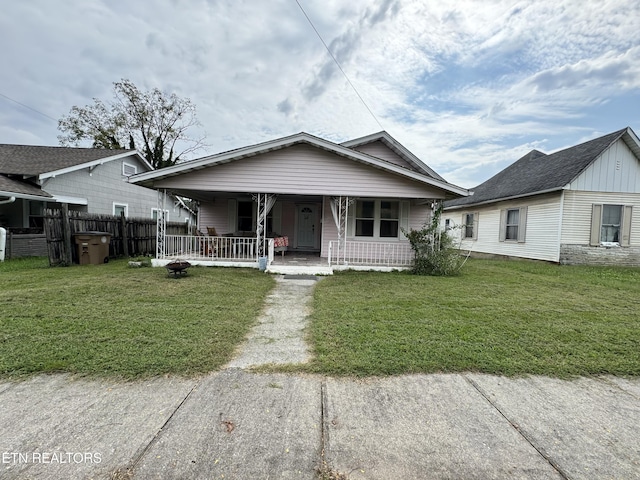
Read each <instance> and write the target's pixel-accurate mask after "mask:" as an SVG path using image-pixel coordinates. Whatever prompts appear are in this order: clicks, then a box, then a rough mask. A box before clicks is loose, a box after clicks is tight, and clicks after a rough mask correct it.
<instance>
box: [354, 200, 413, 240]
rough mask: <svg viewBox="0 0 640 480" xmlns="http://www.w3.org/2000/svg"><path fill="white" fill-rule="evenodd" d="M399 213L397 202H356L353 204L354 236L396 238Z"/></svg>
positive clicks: (398, 230)
mask: <svg viewBox="0 0 640 480" xmlns="http://www.w3.org/2000/svg"><path fill="white" fill-rule="evenodd" d="M400 211H401V208H400V202H398V201H393V200H358V201H357V202H356V204H355V236H356V237H369V238H398V234H399V233H400ZM405 215H408V212H407V213H406V214H405Z"/></svg>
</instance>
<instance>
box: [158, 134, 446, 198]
mask: <svg viewBox="0 0 640 480" xmlns="http://www.w3.org/2000/svg"><path fill="white" fill-rule="evenodd" d="M155 186H156V187H159V188H176V189H193V190H202V191H227V192H273V193H282V194H294V195H350V196H366V195H371V194H372V193H375V195H376V197H392V198H393V197H397V198H442V197H443V192H442V191H441V190H440V189H437V188H432V187H429V186H428V185H425V184H423V183H421V182H417V181H414V180H411V179H408V178H405V177H402V176H400V175H396V174H392V173H389V172H386V171H383V170H380V169H377V168H374V167H371V166H368V165H364V164H361V163H358V162H355V161H353V160H350V159H347V158H345V157H341V156H338V155H335V154H333V153H330V152H326V151H324V150H320V149H318V148H316V147H312V146H309V145H295V146H293V147H290V148H287V149H282V150H277V151H273V152H268V153H265V154H262V155H257V156H255V157H249V158H244V159H242V160H239V161H234V162H230V163H225V164H222V165H217V166H213V167H209V168H206V169H203V170H198V171H195V172H191V173H187V174H184V175H180V176H177V177H171V178H167V179H165V180H161V181H159V182H156V183H155Z"/></svg>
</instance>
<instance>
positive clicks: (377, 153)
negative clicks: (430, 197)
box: [354, 141, 416, 171]
mask: <svg viewBox="0 0 640 480" xmlns="http://www.w3.org/2000/svg"><path fill="white" fill-rule="evenodd" d="M354 150H357V151H359V152H362V153H366V154H367V155H371V156H372V157H377V158H380V159H382V160H386V161H387V162H391V163H393V164H395V165H399V166H401V167H404V168H408V169H409V170H413V171H416V168H415V167H414V166H413V165H411V164H410V163H409V162H407V161H406V160H405V159H404V158H402V157H400V156H399V155H398V154H397V153H395V152H394V151H393V150H391V149H389V147H387V146H386V145H385V144H384V143H382V142H381V141H377V142H373V143H367V144H365V145H360V146H358V147H355V148H354Z"/></svg>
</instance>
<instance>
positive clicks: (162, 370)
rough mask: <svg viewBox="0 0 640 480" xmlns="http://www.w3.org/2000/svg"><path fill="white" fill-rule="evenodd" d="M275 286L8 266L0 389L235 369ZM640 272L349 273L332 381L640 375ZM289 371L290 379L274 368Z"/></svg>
mask: <svg viewBox="0 0 640 480" xmlns="http://www.w3.org/2000/svg"><path fill="white" fill-rule="evenodd" d="M273 285H274V280H273V278H271V277H270V276H269V275H265V274H263V273H260V272H258V271H256V270H253V269H230V268H196V267H194V268H191V269H190V270H189V275H188V276H186V277H184V278H180V279H173V278H168V277H167V273H166V271H165V270H164V269H160V268H156V269H151V268H140V269H131V268H127V266H126V262H124V261H115V262H112V263H109V264H107V265H100V266H86V267H79V266H74V267H69V268H48V267H47V262H46V260H35V261H34V260H27V261H10V262H6V263H4V264H3V263H0V305H1V307H0V308H1V314H0V376H1V377H5V378H16V377H23V376H27V375H30V374H35V373H40V372H71V373H75V374H80V375H89V376H112V377H118V378H125V379H133V378H140V377H149V376H154V375H166V374H177V375H198V374H204V373H207V372H210V371H212V370H216V369H218V368H220V367H221V366H222V365H224V364H225V363H227V362H228V361H229V360H230V358H231V356H232V355H233V352H234V349H235V348H236V347H237V346H238V345H239V344H240V343H241V342H242V340H243V339H244V337H245V335H246V334H247V332H248V331H249V329H250V327H251V326H252V325H253V324H254V322H255V321H256V318H257V316H258V314H259V312H260V310H261V309H262V307H263V304H264V298H265V296H266V295H267V293H268V291H269V290H270V289H271V288H272V287H273ZM639 312H640V269H624V268H584V267H558V266H554V265H547V264H542V263H533V262H516V261H513V262H495V261H481V260H475V261H469V262H468V263H467V265H466V266H465V268H464V271H463V274H462V275H461V276H459V277H450V278H442V277H419V276H413V275H410V274H408V273H391V274H389V273H373V272H369V273H365V272H345V273H341V274H336V275H334V276H332V277H327V278H325V279H323V280H322V281H320V282H318V284H317V286H316V290H315V297H314V311H313V317H312V324H311V325H310V327H309V332H308V334H309V339H310V342H311V344H312V349H313V350H314V353H315V357H314V359H313V360H312V361H311V362H310V363H309V364H306V365H302V366H300V365H297V366H291V367H288V368H285V369H284V370H287V371H297V372H311V373H320V374H329V375H355V376H367V375H390V374H402V373H419V372H425V373H429V372H462V371H474V372H486V373H494V374H505V375H521V374H542V375H551V376H559V377H567V376H572V375H593V374H614V375H634V376H637V375H640V320H639V317H640V314H639ZM279 369H280V370H282V368H281V367H280V368H279Z"/></svg>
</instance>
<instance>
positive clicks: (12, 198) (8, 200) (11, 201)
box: [0, 197, 16, 205]
mask: <svg viewBox="0 0 640 480" xmlns="http://www.w3.org/2000/svg"><path fill="white" fill-rule="evenodd" d="M15 201H16V197H9V198H8V199H7V200H0V205H5V204H7V203H13V202H15Z"/></svg>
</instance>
